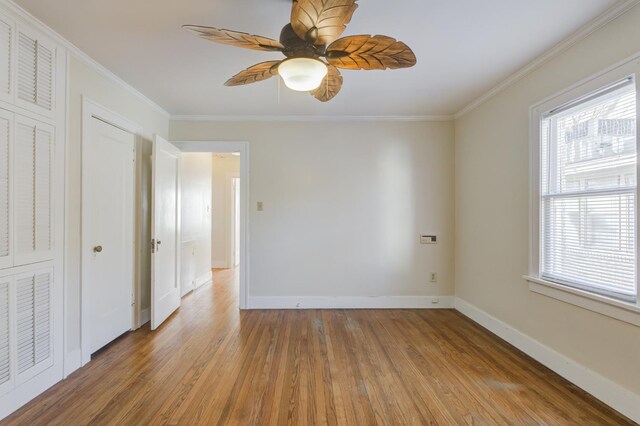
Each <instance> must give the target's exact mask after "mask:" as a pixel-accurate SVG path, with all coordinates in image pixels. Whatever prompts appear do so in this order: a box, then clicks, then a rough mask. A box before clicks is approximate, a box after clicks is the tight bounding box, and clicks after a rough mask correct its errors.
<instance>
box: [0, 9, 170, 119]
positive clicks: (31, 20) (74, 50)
mask: <svg viewBox="0 0 640 426" xmlns="http://www.w3.org/2000/svg"><path fill="white" fill-rule="evenodd" d="M0 5H2V6H4V7H5V8H6V9H7V10H8V11H9V12H12V13H14V14H15V15H16V16H17V17H19V18H20V19H21V20H22V21H24V22H25V23H27V24H29V25H31V26H33V27H34V28H35V29H37V30H38V31H40V32H42V33H43V34H44V35H46V36H47V37H49V38H50V39H52V40H53V41H54V42H55V43H57V44H58V45H60V46H61V47H63V48H64V49H66V51H67V52H68V53H70V54H72V55H74V56H75V57H76V58H78V59H79V60H80V61H82V62H83V63H84V64H85V65H87V66H89V67H91V68H93V69H94V70H95V71H97V72H98V73H99V74H100V75H102V76H103V77H106V78H108V79H109V80H111V81H113V82H114V83H116V84H117V85H118V86H120V87H122V88H123V89H124V90H126V91H128V92H129V93H131V94H132V95H134V96H135V97H136V98H138V99H140V100H141V101H142V102H143V103H145V104H146V105H147V106H149V107H151V108H152V109H153V110H154V111H156V112H158V113H160V114H162V116H163V117H165V118H166V119H170V118H171V114H170V113H169V112H168V111H167V110H165V109H164V108H162V107H161V106H160V105H158V104H157V103H155V102H154V101H152V100H151V99H149V98H148V97H147V96H146V95H144V94H143V93H142V92H140V91H139V90H138V89H136V88H135V87H133V86H131V85H130V84H129V83H127V82H126V81H124V80H123V79H121V78H120V77H118V76H117V75H116V74H114V73H113V72H112V71H110V70H109V69H107V68H106V67H105V66H103V65H102V64H100V63H99V62H98V61H96V60H95V59H93V58H92V57H90V56H89V55H87V54H86V53H84V52H83V51H82V50H80V49H79V48H78V47H77V46H76V45H74V44H73V43H71V42H70V41H69V40H67V39H66V38H64V37H63V36H61V35H60V34H58V33H57V32H56V31H54V30H53V29H52V28H51V27H49V26H48V25H47V24H45V23H44V22H42V21H41V20H39V19H38V18H36V17H35V16H33V15H32V14H31V13H30V12H28V11H27V10H25V9H23V8H22V6H20V5H18V4H17V3H15V2H14V1H13V0H0Z"/></svg>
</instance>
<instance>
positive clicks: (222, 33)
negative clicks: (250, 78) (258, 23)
mask: <svg viewBox="0 0 640 426" xmlns="http://www.w3.org/2000/svg"><path fill="white" fill-rule="evenodd" d="M182 28H184V29H185V30H187V31H189V32H190V33H192V34H194V35H196V36H198V37H200V38H203V39H205V40H209V41H213V42H216V43H221V44H228V45H230V46H235V47H243V48H245V49H252V50H266V51H270V52H272V51H281V50H282V49H284V46H283V45H282V44H280V42H278V41H275V40H272V39H270V38H267V37H262V36H256V35H251V34H247V33H240V32H237V31H230V30H221V29H218V28H212V27H200V26H197V25H184V26H183V27H182Z"/></svg>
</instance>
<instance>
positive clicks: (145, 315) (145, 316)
mask: <svg viewBox="0 0 640 426" xmlns="http://www.w3.org/2000/svg"><path fill="white" fill-rule="evenodd" d="M149 321H151V308H146V309H143V310H142V311H140V327H142V326H143V325H145V324H146V323H148V322H149Z"/></svg>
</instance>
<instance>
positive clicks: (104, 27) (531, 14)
mask: <svg viewBox="0 0 640 426" xmlns="http://www.w3.org/2000/svg"><path fill="white" fill-rule="evenodd" d="M617 2H618V1H617V0H535V1H532V0H483V1H477V0H447V1H442V0H403V1H389V0H360V1H359V4H360V7H359V9H358V10H357V11H356V13H355V15H354V18H353V20H352V22H351V24H350V25H349V27H348V28H347V31H346V32H345V35H357V34H385V35H389V36H392V37H396V38H398V39H400V40H402V41H404V42H406V43H407V44H408V45H409V46H411V47H412V48H413V50H414V51H415V53H416V56H417V57H418V65H417V66H416V67H414V68H412V69H407V70H397V71H368V72H367V71H348V70H345V71H344V72H343V75H344V86H343V89H342V92H341V93H340V94H339V95H338V96H337V97H336V98H335V99H334V100H333V101H331V102H328V103H326V104H322V103H320V102H318V101H316V100H315V99H313V98H312V97H311V96H309V95H308V94H306V93H297V92H292V91H290V90H287V89H286V88H284V85H282V88H280V89H279V88H278V79H275V78H273V79H271V80H269V81H266V82H261V83H256V84H253V85H249V86H244V87H231V88H228V87H225V86H224V85H223V84H224V82H225V81H226V80H227V79H228V78H229V77H231V76H232V75H233V74H235V73H237V72H238V71H240V70H242V69H244V68H246V67H248V66H250V65H253V64H255V63H257V62H262V61H266V60H271V59H277V58H279V57H280V54H278V53H267V52H257V51H251V50H244V49H238V48H233V47H229V46H222V45H216V44H213V43H211V42H207V41H204V40H201V39H198V38H195V37H193V36H191V35H189V34H188V33H186V32H185V31H183V30H181V28H180V27H181V25H182V24H199V25H209V26H215V27H221V28H228V29H233V30H237V31H245V32H250V33H252V34H259V35H264V36H268V37H272V38H276V39H277V38H278V36H279V34H280V30H281V28H282V27H283V26H284V25H285V24H286V23H287V21H288V18H289V15H290V8H291V2H290V1H289V0H234V1H227V0H188V1H184V0H183V1H176V0H109V1H104V0H101V1H98V0H65V1H42V0H17V3H18V4H20V5H21V6H23V7H24V8H25V9H27V10H28V11H30V12H31V13H32V14H34V15H35V16H36V17H38V18H39V19H41V20H42V21H44V22H45V23H46V24H48V25H49V26H51V27H52V28H53V29H54V30H56V31H57V32H58V33H60V34H61V35H62V36H64V37H65V38H67V39H68V40H69V41H71V42H72V43H74V44H75V45H76V46H78V47H79V48H80V49H81V50H83V51H84V52H85V53H87V54H88V55H89V56H91V57H93V58H94V59H96V60H97V61H98V62H100V63H101V64H102V65H104V66H106V67H107V68H108V69H110V70H111V71H113V72H114V73H115V74H117V75H118V76H119V77H121V78H122V79H124V80H125V81H127V82H128V83H129V84H131V85H132V86H134V87H135V88H137V89H138V90H140V91H141V92H142V93H144V94H145V95H147V96H148V97H149V98H151V99H152V100H153V101H155V102H156V103H158V104H159V105H161V106H162V107H163V108H164V109H166V110H167V111H169V112H170V113H172V114H176V115H225V116H228V115H323V116H333V115H335V116H344V115H350V116H366V115H374V116H389V115H412V116H413V115H442V114H452V113H455V112H457V111H458V110H460V109H461V108H463V107H464V106H466V105H467V104H468V103H470V102H472V101H473V100H475V99H476V98H477V97H479V96H480V95H482V94H484V93H485V92H486V91H488V90H489V89H491V88H492V87H493V86H495V85H496V84H498V83H499V82H500V81H502V80H504V79H505V78H506V77H508V76H509V75H511V74H512V73H513V72H515V71H517V70H518V69H519V68H521V67H522V66H524V65H526V64H527V63H528V62H530V61H531V60H533V59H535V58H536V57H537V56H539V55H541V54H542V53H544V52H545V51H547V50H548V49H550V48H552V47H553V46H554V45H555V44H557V43H558V42H560V41H562V40H563V39H565V38H566V37H568V36H569V35H571V33H573V32H574V31H576V30H577V29H579V28H580V27H581V26H583V25H585V24H586V23H588V22H589V21H591V20H592V19H594V18H595V17H597V16H598V15H600V14H601V13H603V12H604V11H606V10H607V9H608V8H610V7H612V6H614V5H615V4H616V3H617ZM278 91H279V93H278Z"/></svg>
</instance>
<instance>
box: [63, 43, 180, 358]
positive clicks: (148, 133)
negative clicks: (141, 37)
mask: <svg viewBox="0 0 640 426" xmlns="http://www.w3.org/2000/svg"><path fill="white" fill-rule="evenodd" d="M83 95H84V96H87V97H89V98H90V99H91V100H93V101H95V102H97V103H98V104H100V105H102V106H103V107H105V108H107V109H109V110H111V111H113V112H115V113H117V114H119V115H121V116H123V117H125V118H127V119H128V120H129V121H132V122H135V123H136V124H138V125H140V126H142V128H143V136H144V140H138V141H137V154H138V167H141V169H142V170H141V176H142V180H141V182H140V187H139V193H138V194H137V195H138V203H140V205H141V213H142V214H141V216H142V218H143V221H142V227H141V229H139V230H138V232H137V235H136V238H137V242H138V244H139V247H140V248H139V252H140V253H141V261H142V284H143V291H142V300H141V301H140V302H141V304H142V308H148V307H149V300H150V286H149V283H150V265H151V261H150V253H149V244H147V242H148V241H149V239H150V228H149V226H150V224H149V221H148V218H149V208H150V198H149V197H150V192H149V189H150V184H151V179H150V176H151V175H150V163H149V161H150V160H149V158H150V155H151V142H150V141H151V139H152V138H153V135H154V134H155V133H157V134H160V135H161V136H164V137H166V136H168V132H169V119H168V118H167V117H165V116H164V115H163V114H161V113H160V112H158V111H157V110H155V109H153V108H151V107H150V106H149V105H148V104H146V103H145V102H144V101H142V100H141V99H140V98H138V97H136V96H134V95H133V94H131V92H129V91H127V90H125V89H124V88H122V87H121V86H119V85H117V84H116V83H115V82H113V81H112V80H110V79H108V78H106V77H104V76H103V75H101V74H99V73H97V72H96V71H95V70H93V69H92V68H90V67H88V66H87V65H86V64H85V63H83V62H81V61H79V60H78V59H76V58H75V57H73V56H72V57H71V59H70V67H69V101H68V102H69V117H68V119H69V140H68V145H67V170H66V180H67V205H66V209H67V215H68V222H67V234H66V253H65V265H66V266H65V268H66V281H67V295H66V300H65V317H66V342H67V347H66V351H67V353H68V354H70V356H69V357H68V359H67V360H65V364H66V363H67V362H68V361H69V360H71V362H72V363H73V361H74V360H75V359H76V357H77V356H78V354H79V351H80V273H81V264H80V246H81V244H80V243H81V238H80V237H81V229H82V228H81V221H80V218H81V212H82V210H81V208H82V198H81V184H82V182H81V171H82V161H81V158H82V96H83ZM76 367H77V366H76ZM67 368H69V367H67Z"/></svg>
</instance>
